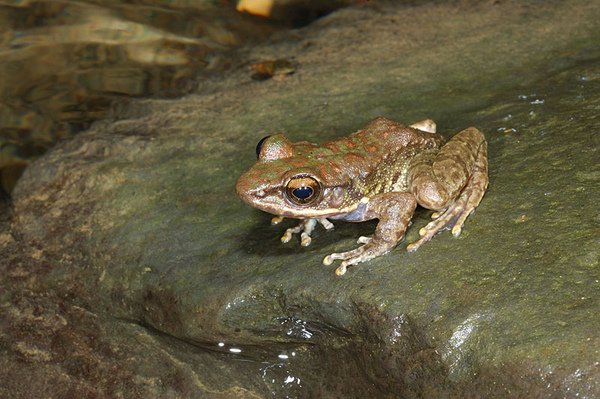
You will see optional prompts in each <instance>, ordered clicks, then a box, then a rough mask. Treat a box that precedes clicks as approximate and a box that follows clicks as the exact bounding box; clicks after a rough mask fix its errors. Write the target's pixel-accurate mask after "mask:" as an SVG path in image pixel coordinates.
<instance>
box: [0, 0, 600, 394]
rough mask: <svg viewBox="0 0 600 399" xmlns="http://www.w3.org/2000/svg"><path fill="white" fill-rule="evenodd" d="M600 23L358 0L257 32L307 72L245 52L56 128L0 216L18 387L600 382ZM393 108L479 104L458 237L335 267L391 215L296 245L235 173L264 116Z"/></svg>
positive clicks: (591, 8) (566, 387) (524, 388)
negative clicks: (305, 23)
mask: <svg viewBox="0 0 600 399" xmlns="http://www.w3.org/2000/svg"><path fill="white" fill-rule="evenodd" d="M599 21H600V6H599V5H598V4H597V2H584V1H572V2H568V3H567V2H553V3H550V4H548V3H541V2H540V3H527V4H522V3H519V2H512V1H507V2H495V3H489V2H481V3H479V2H478V3H467V4H462V3H461V4H455V3H452V4H424V5H420V6H416V7H396V6H394V5H393V4H391V3H390V4H384V5H381V4H379V5H374V6H371V7H362V8H348V9H344V10H340V11H337V12H335V13H334V14H332V15H330V16H328V17H326V18H324V19H322V20H319V21H317V22H316V23H314V24H313V25H311V26H309V27H307V28H304V29H302V30H298V31H292V32H290V33H289V34H287V35H284V36H281V37H279V38H276V39H273V42H271V43H269V44H268V45H265V46H262V47H257V48H252V49H247V50H246V51H247V58H248V59H269V58H270V59H273V58H287V59H292V60H293V61H294V62H295V63H296V64H297V70H296V71H295V73H294V74H293V75H289V76H286V77H285V78H283V79H282V80H266V81H261V82H257V81H253V80H251V79H250V74H249V72H247V71H246V70H242V69H240V70H238V72H235V73H232V74H231V75H230V76H228V77H226V78H224V79H222V80H218V81H217V80H215V81H207V82H205V84H204V85H203V86H202V90H201V91H200V92H198V93H197V94H195V95H191V96H188V97H186V98H183V99H180V100H177V101H175V100H168V101H165V100H163V101H158V100H148V101H143V102H139V103H135V104H132V107H131V108H130V109H127V110H124V111H123V112H122V113H120V114H117V115H115V117H114V118H113V120H107V121H104V122H102V123H98V124H96V125H95V126H94V127H93V128H92V129H91V130H90V131H88V132H86V133H84V134H81V135H79V136H77V137H76V138H74V139H72V140H70V141H68V142H65V143H63V144H62V145H60V146H58V147H57V148H55V149H54V150H53V151H51V152H50V153H48V154H47V155H46V156H44V157H43V158H42V159H40V160H39V161H37V162H36V163H35V164H34V165H33V166H32V167H30V168H29V169H28V170H27V171H26V173H25V175H24V177H23V178H22V180H21V181H20V182H19V185H18V186H17V188H16V191H15V200H14V211H13V216H12V224H11V228H10V230H9V232H8V233H2V235H0V243H1V244H2V246H3V253H5V254H6V256H3V259H2V262H1V263H0V264H1V266H2V273H1V275H2V277H1V280H0V284H2V285H1V286H0V288H1V289H2V290H1V291H0V292H1V293H0V299H1V302H0V303H1V305H0V306H2V312H1V314H2V318H1V319H0V323H1V324H0V326H1V329H0V353H1V356H0V381H1V382H2V383H1V384H0V396H2V397H4V396H6V397H15V398H25V397H28V398H29V397H57V398H58V397H61V398H63V397H127V398H136V397H140V398H141V397H144V398H147V397H161V398H162V397H166V398H169V397H172V398H179V397H186V398H187V397H190V398H193V397H202V398H203V397H210V398H212V397H216V398H221V397H222V398H238V397H242V398H257V397H357V398H358V397H406V398H412V397H486V398H488V397H498V398H505V397H527V398H535V397H544V398H547V397H557V398H558V397H587V398H592V397H598V396H600V353H599V351H600V349H599V348H600V318H598V314H599V310H600V268H599V265H598V260H599V249H600V245H599V239H598V237H599V235H598V232H599V227H600V214H599V213H598V207H597V198H598V197H599V195H600V193H599V191H600V190H599V187H600V186H599V184H598V183H599V180H600V179H599V178H600V162H599V161H600V157H599V154H598V149H599V148H600V146H599V144H600V143H599V138H598V137H599V136H598V134H597V131H598V130H599V129H600V119H599V118H598V109H600V66H599V65H600V64H599V62H598V60H600V48H599V47H598V45H597V43H598V42H599V40H600V22H599ZM377 115H384V116H387V117H390V118H392V119H396V120H400V121H405V122H412V121H415V120H418V119H423V118H425V117H431V118H433V119H434V120H436V121H437V122H438V127H439V128H440V130H441V132H442V133H443V134H446V135H448V136H450V135H451V134H453V133H454V132H455V131H457V130H459V129H461V128H464V127H466V126H469V125H475V126H478V127H479V128H481V129H482V130H483V131H484V132H485V133H486V135H487V138H488V141H489V163H490V189H489V191H488V193H487V194H486V196H485V197H484V199H483V201H482V203H481V205H480V206H479V208H478V209H477V212H476V213H475V214H474V215H472V216H471V218H470V219H469V220H468V221H467V224H466V225H465V228H464V230H463V234H462V235H461V236H460V238H458V239H455V238H453V237H451V235H450V234H449V233H444V234H441V235H439V236H437V237H435V238H434V239H433V240H432V241H431V242H430V243H428V244H426V245H425V246H423V247H422V248H421V249H419V250H418V251H417V252H416V253H410V254H409V253H407V252H406V251H405V250H404V249H405V244H401V245H399V246H398V248H397V249H395V250H394V251H392V252H391V253H390V254H388V255H386V256H384V257H380V258H377V259H376V260H374V261H371V262H369V263H366V264H362V265H359V266H356V267H352V268H350V269H349V271H348V273H347V274H346V275H345V276H344V277H342V278H339V277H336V276H335V274H334V273H333V267H325V266H323V265H322V264H321V259H322V257H323V256H325V255H326V254H328V253H331V252H333V251H339V250H344V249H348V248H350V247H352V246H353V245H354V241H355V239H356V237H358V236H359V235H363V234H368V233H369V232H370V231H372V229H373V227H374V225H373V224H372V223H362V224H343V223H338V224H336V227H335V229H334V230H333V231H330V232H325V231H323V230H319V231H317V232H316V233H315V235H314V239H313V244H311V246H310V247H308V248H302V247H300V246H299V245H298V244H297V243H295V242H292V243H289V244H285V245H284V244H281V243H280V242H279V236H280V235H281V234H282V232H283V229H284V227H281V226H276V227H271V226H269V219H270V218H269V216H268V215H265V214H263V213H260V212H258V211H255V210H253V209H250V208H248V207H247V206H245V205H244V204H242V203H241V201H239V200H238V199H237V198H236V196H235V193H234V190H233V187H234V184H235V181H236V179H237V177H238V176H239V175H240V174H241V173H242V172H243V171H244V170H245V169H247V168H248V167H249V166H250V165H251V164H252V163H253V162H254V159H253V157H254V156H253V152H254V145H255V144H256V142H257V141H258V139H260V138H261V137H262V136H264V135H265V134H267V133H270V132H274V131H285V132H286V133H287V134H288V136H289V137H290V138H291V139H292V140H300V139H308V140H312V141H320V142H322V141H325V140H327V139H331V138H333V137H336V136H339V135H344V134H348V133H351V132H352V131H355V130H356V129H358V128H360V127H362V126H363V125H364V124H366V123H367V122H368V121H369V120H370V119H372V118H373V117H375V116H377ZM427 217H428V213H427V212H425V211H421V212H419V213H418V214H417V217H416V218H415V219H414V224H413V227H412V228H411V229H410V230H409V233H408V237H407V241H409V242H410V241H413V240H414V239H415V238H416V237H417V235H418V228H419V227H420V226H422V225H424V224H425V221H426V219H427ZM3 231H7V230H3Z"/></svg>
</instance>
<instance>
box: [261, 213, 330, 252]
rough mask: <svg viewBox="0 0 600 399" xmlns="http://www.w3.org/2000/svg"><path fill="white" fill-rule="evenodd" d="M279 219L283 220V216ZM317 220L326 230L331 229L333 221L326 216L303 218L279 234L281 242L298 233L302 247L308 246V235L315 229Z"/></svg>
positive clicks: (309, 238)
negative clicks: (296, 224) (297, 223)
mask: <svg viewBox="0 0 600 399" xmlns="http://www.w3.org/2000/svg"><path fill="white" fill-rule="evenodd" d="M273 219H275V218H273ZM281 220H283V218H281ZM281 220H278V221H277V223H279V222H280V221H281ZM317 222H319V223H320V224H321V225H322V226H323V227H324V228H325V229H326V230H331V229H333V223H331V222H330V221H329V220H327V219H326V218H319V219H303V220H301V221H300V224H299V225H298V226H296V227H290V228H289V229H287V230H286V231H285V233H283V236H281V242H289V241H290V240H291V239H292V236H293V235H294V234H298V233H300V245H302V246H303V247H307V246H309V245H310V243H311V241H312V239H311V237H310V235H311V233H312V232H313V230H314V229H315V226H316V225H317ZM271 223H273V221H271ZM273 224H276V223H273Z"/></svg>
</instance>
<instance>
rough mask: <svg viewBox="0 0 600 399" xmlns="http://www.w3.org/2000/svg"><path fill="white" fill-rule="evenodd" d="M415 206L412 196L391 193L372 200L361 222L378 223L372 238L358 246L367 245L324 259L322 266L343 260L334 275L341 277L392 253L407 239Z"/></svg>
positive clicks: (363, 238)
mask: <svg viewBox="0 0 600 399" xmlns="http://www.w3.org/2000/svg"><path fill="white" fill-rule="evenodd" d="M416 206H417V201H416V200H415V197H414V196H413V195H412V194H410V193H401V192H391V193H384V194H378V195H376V196H374V197H372V198H371V199H370V200H369V202H367V203H366V204H364V209H363V214H362V218H361V219H362V220H370V219H379V223H378V224H377V227H376V228H375V233H374V234H373V237H370V239H369V238H366V237H361V238H360V239H359V243H363V244H364V245H362V246H360V247H358V248H356V249H353V250H352V251H348V252H340V253H333V254H331V255H328V256H326V257H325V258H324V259H323V264H325V265H330V264H332V263H333V261H334V260H337V259H340V260H342V261H343V262H342V264H341V265H340V266H339V267H338V268H337V269H336V270H335V273H336V274H337V275H338V276H341V275H342V274H344V273H346V268H347V267H348V266H350V265H355V264H357V263H361V262H365V261H367V260H369V259H373V258H375V257H377V256H379V255H383V254H385V253H386V252H388V251H390V250H391V249H392V248H394V247H395V246H396V244H398V242H400V240H402V238H403V237H404V233H405V232H406V228H407V227H408V225H409V223H410V219H411V217H412V215H413V213H414V211H415V208H416Z"/></svg>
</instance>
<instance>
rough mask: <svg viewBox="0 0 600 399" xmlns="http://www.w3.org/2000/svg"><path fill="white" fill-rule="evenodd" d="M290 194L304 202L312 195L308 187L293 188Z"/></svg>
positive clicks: (311, 190)
mask: <svg viewBox="0 0 600 399" xmlns="http://www.w3.org/2000/svg"><path fill="white" fill-rule="evenodd" d="M292 193H293V194H294V196H295V197H296V198H299V199H301V200H305V199H307V198H310V197H311V196H312V195H313V189H312V188H310V187H298V188H295V189H294V191H292Z"/></svg>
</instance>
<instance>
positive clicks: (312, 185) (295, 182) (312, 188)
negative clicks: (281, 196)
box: [285, 175, 321, 205]
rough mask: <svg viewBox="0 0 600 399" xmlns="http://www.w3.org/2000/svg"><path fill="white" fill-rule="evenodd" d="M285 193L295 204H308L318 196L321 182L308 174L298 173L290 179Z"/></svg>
mask: <svg viewBox="0 0 600 399" xmlns="http://www.w3.org/2000/svg"><path fill="white" fill-rule="evenodd" d="M285 193H286V195H287V197H288V199H289V200H290V201H291V202H293V203H294V204H296V205H309V204H311V203H312V202H314V201H315V200H316V199H318V198H319V194H320V193H321V183H319V182H318V181H317V180H316V179H314V178H313V177H311V176H308V175H298V176H294V177H292V178H291V179H290V181H289V182H288V184H287V186H286V190H285Z"/></svg>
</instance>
